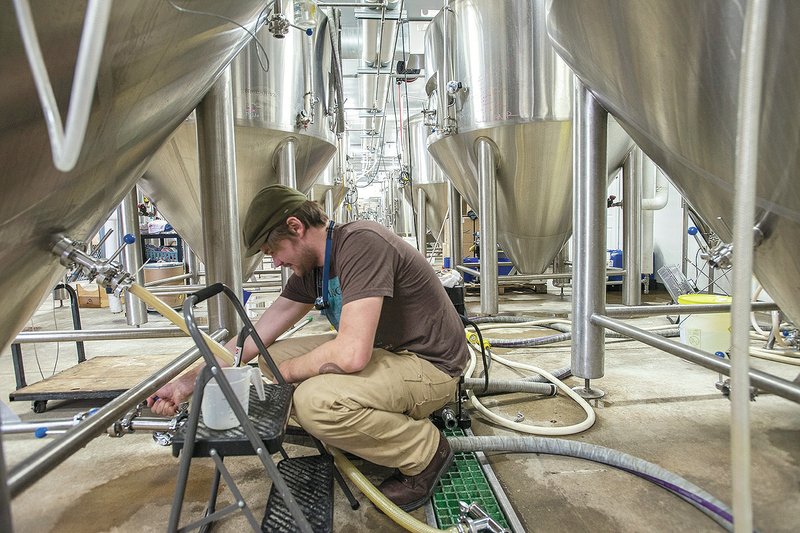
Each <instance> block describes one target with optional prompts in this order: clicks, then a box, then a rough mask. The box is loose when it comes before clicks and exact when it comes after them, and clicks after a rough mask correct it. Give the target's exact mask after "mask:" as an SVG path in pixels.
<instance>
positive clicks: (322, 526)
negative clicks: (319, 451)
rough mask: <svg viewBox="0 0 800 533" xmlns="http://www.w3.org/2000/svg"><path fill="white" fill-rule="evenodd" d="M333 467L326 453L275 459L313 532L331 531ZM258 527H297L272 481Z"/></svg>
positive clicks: (286, 529) (290, 529)
mask: <svg viewBox="0 0 800 533" xmlns="http://www.w3.org/2000/svg"><path fill="white" fill-rule="evenodd" d="M333 468H334V467H333V457H331V456H330V455H312V456H308V457H296V458H291V459H284V460H282V461H281V462H280V463H278V471H279V472H280V473H281V476H283V479H284V480H285V481H286V484H287V485H288V486H289V490H291V491H292V495H293V496H294V497H295V500H297V504H298V505H299V506H300V509H301V510H302V512H303V514H304V515H305V517H306V518H307V519H308V522H309V524H311V529H313V530H314V531H315V533H320V532H328V531H333ZM261 531H264V532H269V533H272V532H286V533H288V532H295V531H300V530H299V528H298V527H297V525H296V524H295V521H294V518H292V513H291V512H290V511H289V508H288V507H286V504H285V503H284V501H283V498H282V497H281V495H280V494H279V493H278V491H277V489H276V488H275V485H274V484H273V485H272V489H271V490H270V492H269V500H267V510H266V512H265V513H264V520H263V521H262V522H261Z"/></svg>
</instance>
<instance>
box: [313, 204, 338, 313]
mask: <svg viewBox="0 0 800 533" xmlns="http://www.w3.org/2000/svg"><path fill="white" fill-rule="evenodd" d="M335 224H336V223H335V222H334V221H333V220H331V221H330V223H329V224H328V238H327V239H326V241H325V265H324V266H323V267H322V296H321V297H318V298H317V300H316V301H315V302H314V306H315V307H316V308H317V309H319V310H320V311H321V310H323V309H327V308H328V279H329V278H330V275H331V246H332V243H333V226H334V225H335Z"/></svg>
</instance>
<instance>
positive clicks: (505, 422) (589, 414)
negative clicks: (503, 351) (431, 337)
mask: <svg viewBox="0 0 800 533" xmlns="http://www.w3.org/2000/svg"><path fill="white" fill-rule="evenodd" d="M469 350H470V363H469V365H468V366H467V369H466V370H465V371H464V375H465V376H468V377H469V376H471V375H472V373H473V372H474V370H475V366H476V364H477V362H476V361H477V357H476V353H475V352H476V350H475V348H474V347H473V346H472V345H471V344H470V345H469ZM492 357H493V359H494V360H495V361H497V362H498V363H501V364H504V365H507V366H511V367H513V368H519V369H523V370H529V371H531V372H536V373H537V374H539V375H541V376H543V377H544V378H546V379H548V380H549V381H550V382H551V383H552V384H554V385H555V386H556V387H558V388H559V389H561V390H562V391H564V393H565V394H566V395H567V396H569V397H570V398H572V399H573V400H575V402H576V403H577V404H578V405H579V406H580V407H581V408H582V409H583V410H584V412H585V413H586V418H585V419H584V420H583V422H580V423H578V424H573V425H571V426H558V427H552V426H534V425H532V424H523V423H521V422H516V421H514V420H510V419H508V418H504V417H502V416H500V415H498V414H495V413H493V412H492V411H490V410H489V409H488V408H487V407H486V406H484V405H483V404H482V403H481V401H480V400H479V399H478V397H477V396H476V395H475V393H474V392H473V391H472V390H469V389H468V390H467V397H468V398H469V400H470V403H472V406H473V407H475V409H477V410H478V411H479V412H481V413H482V414H483V415H484V416H485V417H486V418H488V419H489V420H492V421H493V422H495V423H497V424H500V425H501V426H503V427H506V428H508V429H513V430H514V431H519V432H521V433H528V434H534V435H572V434H575V433H580V432H581V431H586V430H587V429H589V428H590V427H592V425H593V424H594V422H595V418H596V417H595V414H594V410H593V409H592V406H591V405H589V404H588V403H587V402H586V400H584V399H583V398H581V397H580V396H579V395H578V394H577V393H575V392H574V391H573V390H572V389H570V388H569V387H567V386H566V385H565V384H564V382H562V381H561V380H559V379H558V378H556V377H555V376H554V375H553V374H551V373H549V372H547V371H546V370H543V369H541V368H538V367H535V366H533V365H527V364H524V363H517V362H515V361H509V360H507V359H504V358H502V357H500V356H498V355H496V354H495V355H493V356H492Z"/></svg>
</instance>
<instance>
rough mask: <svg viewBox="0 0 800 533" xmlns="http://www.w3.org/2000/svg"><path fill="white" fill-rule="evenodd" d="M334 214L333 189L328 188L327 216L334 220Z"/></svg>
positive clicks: (326, 194)
mask: <svg viewBox="0 0 800 533" xmlns="http://www.w3.org/2000/svg"><path fill="white" fill-rule="evenodd" d="M334 214H335V213H334V208H333V189H328V190H327V191H325V216H326V217H328V220H333V217H334Z"/></svg>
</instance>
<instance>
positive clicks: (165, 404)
mask: <svg viewBox="0 0 800 533" xmlns="http://www.w3.org/2000/svg"><path fill="white" fill-rule="evenodd" d="M193 390H194V379H193V376H192V375H186V376H183V377H180V378H178V379H176V380H175V381H172V382H170V383H167V384H166V385H164V386H163V387H161V388H160V389H158V390H157V391H156V393H155V394H154V395H153V396H150V397H149V398H148V399H147V407H149V408H150V410H151V411H153V413H155V414H157V415H161V416H173V415H174V414H175V413H177V412H178V406H179V405H180V404H182V403H183V402H185V401H186V400H187V399H188V398H189V396H191V395H192V391H193Z"/></svg>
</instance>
